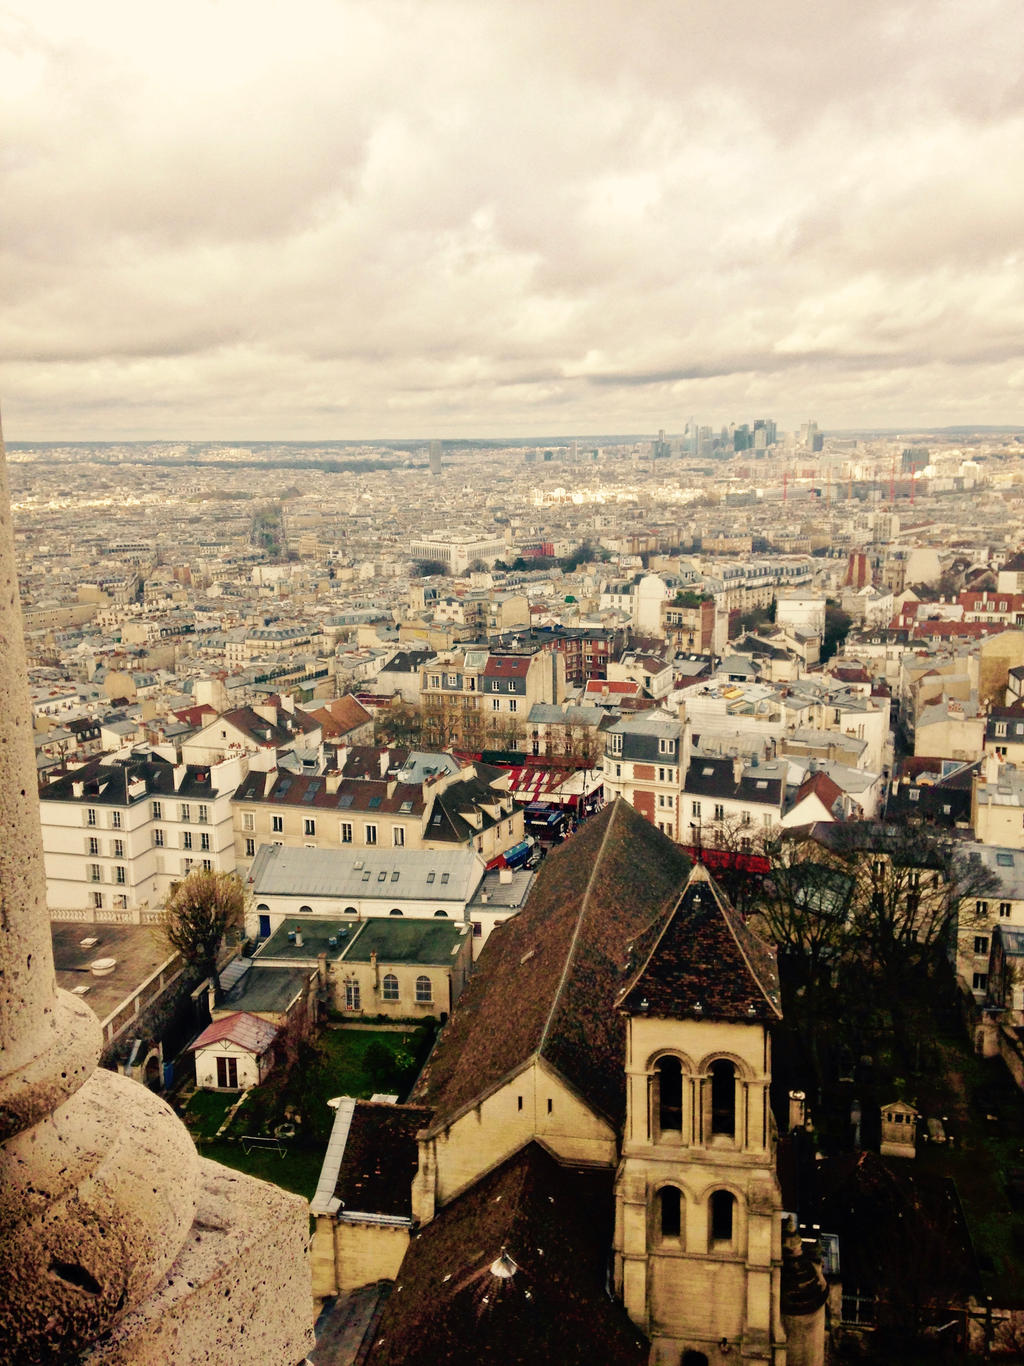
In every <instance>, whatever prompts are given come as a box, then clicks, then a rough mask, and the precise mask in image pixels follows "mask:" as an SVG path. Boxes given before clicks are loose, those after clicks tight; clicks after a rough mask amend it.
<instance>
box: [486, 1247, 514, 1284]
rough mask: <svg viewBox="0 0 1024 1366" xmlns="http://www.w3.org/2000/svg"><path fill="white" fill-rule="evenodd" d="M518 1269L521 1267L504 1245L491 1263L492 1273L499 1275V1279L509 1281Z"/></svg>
mask: <svg viewBox="0 0 1024 1366" xmlns="http://www.w3.org/2000/svg"><path fill="white" fill-rule="evenodd" d="M518 1270H519V1267H518V1266H517V1265H516V1264H515V1262H514V1261H513V1260H512V1258H511V1257H510V1256H509V1255H508V1253H507V1252H506V1251H505V1248H504V1246H502V1249H501V1252H500V1253H499V1254H498V1256H497V1257H496V1258H495V1259H494V1261H493V1262H492V1263H491V1275H492V1276H497V1277H498V1278H499V1280H503V1281H507V1280H510V1279H511V1277H513V1276H514V1275H515V1274H516V1272H517V1271H518Z"/></svg>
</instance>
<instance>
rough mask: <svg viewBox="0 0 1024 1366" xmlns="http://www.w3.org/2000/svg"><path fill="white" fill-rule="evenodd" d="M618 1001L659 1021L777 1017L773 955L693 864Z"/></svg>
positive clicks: (703, 871)
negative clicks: (675, 901) (685, 882)
mask: <svg viewBox="0 0 1024 1366" xmlns="http://www.w3.org/2000/svg"><path fill="white" fill-rule="evenodd" d="M619 1004H620V1006H622V1008H623V1009H625V1010H627V1011H629V1012H630V1013H631V1014H649V1015H652V1016H656V1017H658V1018H661V1019H685V1018H694V1017H696V1018H701V1017H703V1018H704V1019H708V1020H761V1021H765V1022H769V1021H773V1020H779V1019H781V1018H782V1008H781V1003H780V997H779V978H778V972H777V970H776V966H775V954H774V950H772V949H771V948H769V946H768V945H767V944H765V943H764V942H763V941H762V940H761V939H759V938H758V937H757V936H756V935H755V934H753V933H752V932H751V931H750V930H749V929H747V927H746V925H745V924H744V923H743V920H742V919H741V918H740V916H739V915H738V914H737V913H736V911H734V910H733V908H732V906H730V904H729V902H728V900H727V899H726V897H725V895H724V894H723V892H722V891H721V889H720V888H719V887H718V886H717V885H716V884H715V882H714V881H713V880H712V878H711V876H710V874H709V873H708V871H707V869H706V868H705V867H703V865H701V864H698V865H697V866H696V867H694V869H693V871H692V872H691V874H690V877H689V880H688V881H687V884H686V886H685V888H684V889H683V894H682V896H681V897H680V898H679V902H678V904H677V905H676V906H675V908H674V909H673V910H672V911H671V912H670V913H669V914H668V916H667V917H666V919H665V921H664V923H663V925H662V927H661V930H660V933H658V935H657V936H656V937H655V939H654V942H653V945H652V946H651V948H650V951H649V952H648V954H647V956H646V958H645V959H643V961H642V964H641V966H640V968H639V969H638V971H637V972H636V974H635V975H634V976H633V978H632V980H631V981H630V982H629V983H628V984H627V985H626V986H625V987H624V989H623V991H622V993H621V995H620V997H619Z"/></svg>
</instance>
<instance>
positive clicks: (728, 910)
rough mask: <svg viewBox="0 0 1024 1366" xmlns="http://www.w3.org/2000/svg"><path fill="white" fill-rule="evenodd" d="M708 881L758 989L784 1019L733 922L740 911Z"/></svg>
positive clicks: (744, 927) (747, 930)
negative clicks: (724, 898) (725, 899)
mask: <svg viewBox="0 0 1024 1366" xmlns="http://www.w3.org/2000/svg"><path fill="white" fill-rule="evenodd" d="M708 881H709V882H711V886H712V888H713V889H714V892H713V894H714V895H715V899H716V900H717V901H718V904H719V907H720V908H721V911H722V915H723V917H724V919H725V923H726V924H727V925H728V927H729V933H730V934H731V935H732V937H733V942H734V943H735V945H736V947H737V948H738V949H739V951H740V954H741V955H742V958H743V961H744V963H745V964H746V965H747V971H748V972H749V973H750V975H751V977H752V978H753V979H754V981H755V982H756V983H757V987H758V990H759V991H760V993H761V995H762V996H763V997H764V999H765V1000H766V1001H767V1002H768V1005H769V1007H770V1009H771V1010H772V1012H773V1013H774V1014H775V1015H776V1017H777V1018H778V1019H780V1020H781V1019H782V1011H781V1010H780V1009H779V1007H778V1006H777V1005H776V1003H775V1002H774V1001H773V1000H772V998H771V997H770V996H769V995H768V992H767V991H766V990H765V986H764V983H763V982H762V981H761V974H760V972H759V971H758V970H757V968H756V966H755V965H754V964H753V963H752V962H751V961H750V955H749V954H748V953H747V950H746V946H745V945H744V943H743V941H742V939H741V938H740V936H739V934H738V932H737V927H736V925H735V924H733V917H736V919H737V920H739V912H738V911H737V910H736V909H735V908H734V907H733V906H732V905H731V903H729V902H728V901H723V900H721V899H720V898H721V897H722V896H723V895H724V894H723V893H722V892H721V891H720V889H719V887H718V885H717V883H715V882H714V881H713V879H711V878H709V879H708ZM739 923H740V924H741V925H742V926H743V930H744V933H745V934H748V935H753V933H754V931H753V930H750V929H748V928H747V926H746V923H745V922H743V921H739ZM766 947H768V946H767V945H766Z"/></svg>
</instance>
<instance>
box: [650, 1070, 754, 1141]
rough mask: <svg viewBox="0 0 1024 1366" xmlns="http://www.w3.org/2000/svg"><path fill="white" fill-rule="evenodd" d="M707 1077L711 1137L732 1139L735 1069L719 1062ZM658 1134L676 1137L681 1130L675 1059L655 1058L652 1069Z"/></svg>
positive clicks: (679, 1073)
mask: <svg viewBox="0 0 1024 1366" xmlns="http://www.w3.org/2000/svg"><path fill="white" fill-rule="evenodd" d="M708 1071H709V1075H710V1077H711V1133H712V1135H716V1134H720V1135H722V1136H724V1137H727V1138H734V1137H735V1135H736V1066H735V1064H734V1063H731V1062H730V1061H729V1060H728V1058H719V1059H718V1060H717V1062H713V1063H712V1064H711V1066H710V1068H709V1069H708ZM654 1079H655V1083H656V1110H655V1113H656V1115H657V1120H658V1131H659V1133H661V1134H673V1133H680V1132H681V1131H682V1127H683V1064H682V1063H681V1062H680V1060H679V1059H678V1058H673V1057H665V1058H659V1059H658V1061H657V1063H656V1064H655V1067H654Z"/></svg>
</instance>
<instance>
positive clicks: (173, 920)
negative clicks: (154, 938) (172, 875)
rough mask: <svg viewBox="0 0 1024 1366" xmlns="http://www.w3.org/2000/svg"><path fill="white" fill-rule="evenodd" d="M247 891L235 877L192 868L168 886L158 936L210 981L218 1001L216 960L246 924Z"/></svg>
mask: <svg viewBox="0 0 1024 1366" xmlns="http://www.w3.org/2000/svg"><path fill="white" fill-rule="evenodd" d="M245 906H246V890H245V885H244V883H243V882H242V880H241V878H240V877H239V876H238V875H237V873H223V872H216V871H214V870H212V869H206V868H194V869H193V870H192V872H190V873H189V874H188V876H187V877H185V878H183V879H182V880H181V881H180V882H175V883H172V884H171V890H170V892H169V893H168V896H167V900H166V901H165V903H164V910H165V912H166V915H165V917H164V920H163V922H162V924H161V926H160V932H161V934H162V936H163V938H164V939H165V940H166V942H167V944H168V945H169V946H170V947H171V948H173V949H176V950H177V952H178V953H180V954H181V956H182V958H184V960H185V962H186V963H190V964H193V965H194V966H196V967H197V968H199V969H200V971H201V972H203V974H204V975H206V976H208V977H210V978H211V979H212V980H213V985H214V991H215V993H216V999H217V1000H218V1001H219V1000H220V999H221V989H220V981H219V978H218V974H217V960H218V958H219V956H220V952H221V948H222V946H223V944H224V940H225V939H226V938H227V937H228V936H229V935H230V934H231V933H232V932H237V931H238V930H240V929H241V928H242V926H243V924H244V921H245Z"/></svg>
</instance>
